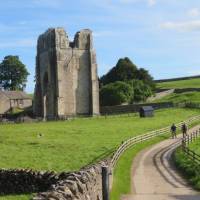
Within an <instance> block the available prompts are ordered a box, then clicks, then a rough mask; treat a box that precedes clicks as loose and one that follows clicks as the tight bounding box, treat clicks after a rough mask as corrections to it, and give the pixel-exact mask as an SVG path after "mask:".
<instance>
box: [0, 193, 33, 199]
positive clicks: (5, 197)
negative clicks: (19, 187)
mask: <svg viewBox="0 0 200 200" xmlns="http://www.w3.org/2000/svg"><path fill="white" fill-rule="evenodd" d="M30 198H31V195H28V194H27V195H7V196H0V200H29V199H30Z"/></svg>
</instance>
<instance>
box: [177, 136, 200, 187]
mask: <svg viewBox="0 0 200 200" xmlns="http://www.w3.org/2000/svg"><path fill="white" fill-rule="evenodd" d="M189 148H190V149H191V150H193V151H195V152H196V153H197V154H199V155H200V139H198V140H197V141H195V142H193V143H191V144H190V146H189ZM174 161H175V164H176V166H177V168H178V169H180V171H181V172H182V173H183V175H184V176H185V177H186V179H187V180H188V182H189V183H190V184H191V185H192V186H194V188H195V189H197V190H200V166H199V165H196V164H195V162H193V161H192V160H191V159H189V158H188V157H187V155H186V154H184V153H183V151H182V150H181V148H178V149H177V150H176V152H175V155H174Z"/></svg>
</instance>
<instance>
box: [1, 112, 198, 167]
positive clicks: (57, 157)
mask: <svg viewBox="0 0 200 200" xmlns="http://www.w3.org/2000/svg"><path fill="white" fill-rule="evenodd" d="M198 114H200V111H199V110H189V109H165V110H159V111H157V112H156V113H155V117H154V118H147V119H140V118H139V117H138V116H132V117H128V116H121V117H110V118H104V117H101V118H93V119H92V118H91V119H76V120H73V121H65V122H47V123H33V124H13V125H10V124H9V125H0V159H1V162H0V168H33V169H38V170H55V171H63V170H66V171H68V170H77V169H79V168H81V167H82V166H84V165H87V164H89V163H91V162H93V161H95V160H96V159H98V158H101V157H104V156H106V155H107V154H109V153H111V152H112V151H113V150H114V149H115V148H116V146H118V145H119V144H120V143H121V142H122V141H123V140H126V139H127V138H130V137H133V136H136V135H138V134H143V133H146V132H148V131H151V130H154V129H158V128H161V127H165V126H168V125H170V124H171V123H172V122H180V121H182V120H184V119H187V118H189V117H191V116H194V115H198ZM39 133H41V134H42V137H39V136H38V134H39Z"/></svg>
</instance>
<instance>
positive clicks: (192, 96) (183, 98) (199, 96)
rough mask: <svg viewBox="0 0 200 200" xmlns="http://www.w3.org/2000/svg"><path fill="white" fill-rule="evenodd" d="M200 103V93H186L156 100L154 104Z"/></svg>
mask: <svg viewBox="0 0 200 200" xmlns="http://www.w3.org/2000/svg"><path fill="white" fill-rule="evenodd" d="M168 101H170V102H174V103H181V102H198V103H200V92H184V93H181V94H175V93H173V94H170V95H167V96H165V97H163V98H161V99H158V100H155V101H154V102H168Z"/></svg>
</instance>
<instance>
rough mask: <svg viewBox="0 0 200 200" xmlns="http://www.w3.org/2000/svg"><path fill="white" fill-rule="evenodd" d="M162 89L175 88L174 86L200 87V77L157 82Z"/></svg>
mask: <svg viewBox="0 0 200 200" xmlns="http://www.w3.org/2000/svg"><path fill="white" fill-rule="evenodd" d="M156 86H157V88H160V89H174V88H180V89H182V88H199V87H200V78H191V79H189V80H179V81H169V82H162V83H157V84H156Z"/></svg>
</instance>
